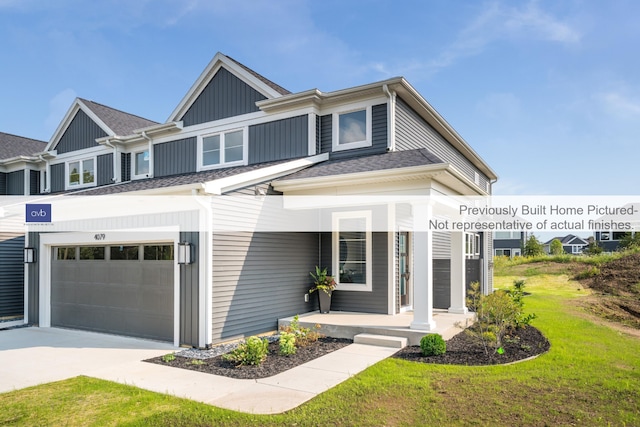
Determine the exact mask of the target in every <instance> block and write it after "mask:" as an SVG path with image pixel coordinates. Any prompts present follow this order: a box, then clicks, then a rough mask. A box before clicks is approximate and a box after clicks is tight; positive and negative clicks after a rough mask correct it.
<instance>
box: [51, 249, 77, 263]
mask: <svg viewBox="0 0 640 427" xmlns="http://www.w3.org/2000/svg"><path fill="white" fill-rule="evenodd" d="M56 259H58V260H75V259H76V248H75V247H73V246H72V247H66V248H57V251H56Z"/></svg>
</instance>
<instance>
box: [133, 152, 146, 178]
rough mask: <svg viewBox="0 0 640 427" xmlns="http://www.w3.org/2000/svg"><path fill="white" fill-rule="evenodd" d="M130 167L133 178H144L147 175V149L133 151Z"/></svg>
mask: <svg viewBox="0 0 640 427" xmlns="http://www.w3.org/2000/svg"><path fill="white" fill-rule="evenodd" d="M132 167H133V176H134V177H135V178H146V177H147V176H149V150H145V151H140V152H137V153H135V154H134V159H133V165H132Z"/></svg>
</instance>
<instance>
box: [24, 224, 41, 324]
mask: <svg viewBox="0 0 640 427" xmlns="http://www.w3.org/2000/svg"><path fill="white" fill-rule="evenodd" d="M29 247H32V248H36V260H37V258H38V257H39V256H40V253H39V252H38V251H39V250H40V234H39V233H34V232H31V233H29ZM39 266H40V264H39V262H35V263H32V264H27V271H28V272H29V283H28V284H27V286H28V288H29V300H28V301H27V308H28V310H29V312H28V317H29V318H28V319H27V321H28V323H29V324H30V325H37V324H38V322H39V321H40V317H39V316H40V269H39Z"/></svg>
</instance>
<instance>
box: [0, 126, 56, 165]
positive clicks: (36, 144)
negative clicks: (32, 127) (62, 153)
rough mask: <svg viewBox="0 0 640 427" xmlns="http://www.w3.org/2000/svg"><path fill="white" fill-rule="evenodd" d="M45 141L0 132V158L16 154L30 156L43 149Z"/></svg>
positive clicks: (7, 157)
mask: <svg viewBox="0 0 640 427" xmlns="http://www.w3.org/2000/svg"><path fill="white" fill-rule="evenodd" d="M46 146H47V143H46V142H44V141H38V140H37V139H31V138H25V137H22V136H17V135H11V134H9V133H4V132H0V160H2V159H10V158H12V157H18V156H32V155H34V154H35V153H40V152H42V151H44V148H45V147H46Z"/></svg>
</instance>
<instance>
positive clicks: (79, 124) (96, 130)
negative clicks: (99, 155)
mask: <svg viewBox="0 0 640 427" xmlns="http://www.w3.org/2000/svg"><path fill="white" fill-rule="evenodd" d="M105 136H107V134H106V133H105V131H103V130H102V128H101V127H100V126H98V125H97V124H96V123H95V122H94V121H93V120H91V118H89V116H87V115H86V114H85V113H84V111H82V110H78V112H77V113H76V115H75V117H74V118H73V120H71V123H70V124H69V127H67V130H66V131H65V132H64V134H63V135H62V137H61V138H60V141H59V142H58V144H56V146H55V149H56V151H57V152H58V154H63V153H68V152H70V151H77V150H83V149H85V148H92V147H98V143H97V142H96V139H97V138H102V137H105Z"/></svg>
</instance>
